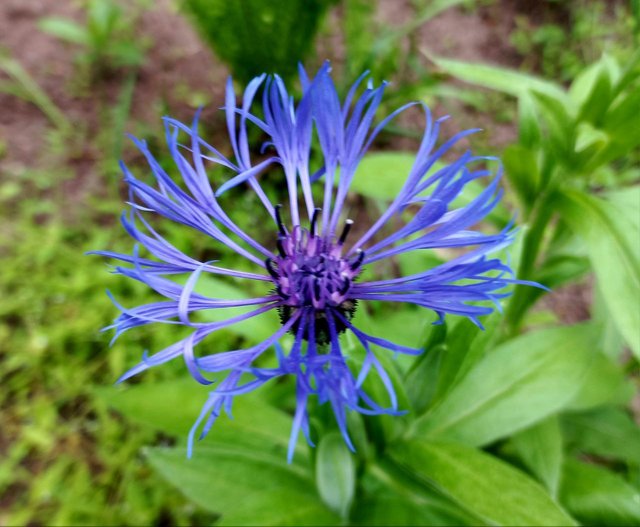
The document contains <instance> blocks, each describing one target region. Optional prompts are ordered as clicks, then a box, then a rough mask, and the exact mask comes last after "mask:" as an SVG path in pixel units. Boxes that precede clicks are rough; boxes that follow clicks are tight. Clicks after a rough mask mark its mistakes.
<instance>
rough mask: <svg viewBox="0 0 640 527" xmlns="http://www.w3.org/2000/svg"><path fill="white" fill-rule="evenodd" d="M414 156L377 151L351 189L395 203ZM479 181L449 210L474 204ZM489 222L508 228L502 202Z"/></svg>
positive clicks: (362, 164) (360, 168) (469, 185)
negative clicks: (472, 202)
mask: <svg viewBox="0 0 640 527" xmlns="http://www.w3.org/2000/svg"><path fill="white" fill-rule="evenodd" d="M414 162H415V154H413V153H409V152H374V153H371V154H367V155H365V156H364V157H363V158H362V161H360V164H359V165H358V168H357V170H356V173H355V174H354V176H353V181H352V182H351V187H350V188H351V190H352V191H355V192H358V193H359V194H362V195H363V196H367V197H369V198H375V199H381V200H385V201H392V200H393V199H394V198H395V197H396V196H397V195H398V193H399V192H400V190H401V189H402V187H403V185H404V183H405V181H406V180H407V177H408V176H409V173H410V172H411V169H412V167H413V164H414ZM444 166H445V164H444V163H442V162H436V163H435V165H434V166H433V168H432V169H431V170H430V171H429V173H434V172H436V171H438V170H440V169H441V168H444ZM484 188H485V187H484V185H483V184H482V182H480V181H478V180H473V181H470V182H468V183H467V184H466V185H465V186H464V189H463V190H462V192H461V193H460V194H459V195H458V196H457V197H456V199H454V200H453V201H452V202H451V205H450V208H458V207H464V206H465V205H467V204H469V203H471V201H473V199H474V198H476V197H477V196H478V195H479V194H480V193H481V192H482V191H483V190H484ZM487 219H489V220H490V221H491V222H493V223H494V224H497V225H501V226H502V225H505V224H506V223H507V222H508V221H509V220H510V219H511V214H510V212H509V211H508V210H507V209H506V207H505V206H504V205H503V204H502V203H499V204H498V205H497V206H496V207H495V208H494V209H493V210H492V211H491V212H490V213H489V215H488V217H487Z"/></svg>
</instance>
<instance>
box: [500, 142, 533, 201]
mask: <svg viewBox="0 0 640 527" xmlns="http://www.w3.org/2000/svg"><path fill="white" fill-rule="evenodd" d="M502 161H503V162H504V168H505V173H506V175H507V178H508V179H509V182H510V183H511V184H512V185H513V188H514V189H515V191H516V192H517V194H518V198H519V199H520V202H521V203H522V204H523V205H525V207H527V209H528V210H530V209H531V207H532V206H533V203H534V201H535V198H536V195H537V194H538V188H539V185H540V171H539V170H538V162H537V160H536V157H535V155H534V153H533V152H532V151H531V150H530V149H528V148H525V147H524V146H521V145H517V144H516V145H511V146H508V147H507V148H505V150H504V153H503V154H502Z"/></svg>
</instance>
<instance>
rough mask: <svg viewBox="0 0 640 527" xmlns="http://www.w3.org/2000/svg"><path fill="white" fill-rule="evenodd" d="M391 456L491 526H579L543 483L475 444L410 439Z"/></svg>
mask: <svg viewBox="0 0 640 527" xmlns="http://www.w3.org/2000/svg"><path fill="white" fill-rule="evenodd" d="M390 456H391V459H392V460H393V461H395V462H396V463H397V464H399V465H400V466H401V467H402V468H403V469H404V470H405V471H406V472H408V473H409V474H410V475H411V476H412V477H414V478H415V479H416V481H417V482H419V483H421V484H423V485H426V486H429V487H435V488H436V489H438V490H439V491H441V492H442V493H443V494H445V495H446V496H448V497H449V498H451V499H453V500H454V501H456V502H457V503H458V504H459V505H460V506H462V507H463V508H465V509H466V510H468V511H469V512H471V513H473V514H475V515H477V516H478V517H479V518H481V519H482V520H483V521H484V522H485V523H487V524H489V525H575V522H574V521H573V520H572V519H571V518H570V517H569V516H568V515H567V514H566V513H565V512H564V511H563V510H562V509H561V508H560V507H558V505H556V504H555V503H554V501H553V500H552V499H551V497H550V496H549V495H548V494H547V493H546V492H545V491H544V489H543V488H542V487H541V486H540V485H539V484H538V483H536V482H535V481H533V480H531V479H529V478H528V477H527V476H525V475H524V474H523V473H522V472H520V471H518V470H516V469H515V468H513V467H511V466H509V465H507V464H506V463H504V462H503V461H500V460H498V459H496V458H495V457H493V456H491V455H488V454H485V453H484V452H481V451H479V450H476V449H474V448H471V447H468V446H464V445H458V444H453V443H425V442H418V441H410V442H406V443H402V444H399V445H397V447H395V448H394V449H393V450H392V451H391V452H390Z"/></svg>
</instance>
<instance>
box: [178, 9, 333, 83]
mask: <svg viewBox="0 0 640 527" xmlns="http://www.w3.org/2000/svg"><path fill="white" fill-rule="evenodd" d="M182 2H183V6H184V9H185V11H186V12H187V14H188V15H189V17H190V19H191V20H192V22H193V24H194V25H195V26H196V28H197V29H198V30H199V31H200V34H201V35H202V37H203V38H204V40H205V41H206V42H208V43H209V44H210V45H211V46H212V48H213V49H214V51H215V52H216V54H217V55H218V56H219V57H220V58H221V59H222V60H224V61H225V62H226V63H227V64H228V65H229V68H230V69H231V71H232V73H233V75H234V77H235V78H236V79H237V80H238V81H240V82H242V83H243V84H246V83H248V82H249V81H250V80H251V79H252V78H253V77H256V76H258V75H260V74H262V73H265V72H266V73H277V74H279V75H280V76H281V77H283V78H284V79H289V78H291V77H292V76H293V75H294V74H295V73H296V72H297V68H298V63H299V62H301V61H303V60H304V59H305V58H306V57H307V56H308V54H309V52H310V51H311V49H312V46H313V44H314V39H315V35H316V33H317V32H318V29H319V27H320V23H321V21H322V18H323V15H324V14H325V12H326V11H327V9H328V8H329V7H330V6H331V5H332V4H334V3H335V0H305V1H304V2H300V1H298V0H279V1H278V2H265V1H263V0H236V1H234V2H228V1H226V0H182Z"/></svg>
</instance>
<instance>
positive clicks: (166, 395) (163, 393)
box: [98, 378, 305, 462]
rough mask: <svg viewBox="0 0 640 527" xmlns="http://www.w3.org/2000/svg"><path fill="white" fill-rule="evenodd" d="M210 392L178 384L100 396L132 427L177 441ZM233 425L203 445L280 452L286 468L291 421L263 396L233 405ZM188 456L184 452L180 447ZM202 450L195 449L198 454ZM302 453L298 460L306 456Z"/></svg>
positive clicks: (223, 422)
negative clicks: (142, 427) (234, 445)
mask: <svg viewBox="0 0 640 527" xmlns="http://www.w3.org/2000/svg"><path fill="white" fill-rule="evenodd" d="M210 391H211V388H210V387H207V386H202V385H200V384H198V383H195V382H193V379H191V378H188V379H180V380H176V381H167V382H159V383H149V382H147V383H143V384H137V385H134V386H126V387H125V386H123V387H122V389H117V388H111V387H109V388H102V389H101V390H100V391H99V392H98V393H99V396H100V397H101V398H102V399H103V400H105V401H106V402H107V404H109V405H110V406H111V407H113V408H115V409H116V410H118V411H119V412H120V413H122V414H123V415H125V416H126V417H128V418H129V419H131V420H132V421H134V422H138V423H140V424H142V425H145V426H149V427H151V428H153V429H155V430H158V431H161V432H163V433H166V434H169V435H172V436H175V437H182V438H184V437H186V435H187V433H188V432H189V430H190V429H191V427H192V426H193V424H194V422H195V420H196V418H197V417H198V415H199V414H200V411H201V410H202V406H203V405H204V403H205V402H206V400H207V395H208V393H209V392H210ZM233 416H234V418H233V419H230V418H228V417H227V416H226V415H225V414H223V415H221V416H220V417H219V418H218V421H217V422H216V425H215V430H214V431H213V432H212V433H211V434H210V435H208V436H207V438H206V440H204V442H203V444H204V445H210V444H217V443H218V442H222V443H224V442H231V443H238V444H241V445H245V446H247V447H251V448H255V449H257V450H262V449H266V448H272V449H275V448H277V449H278V452H279V454H278V455H281V457H282V459H283V460H284V461H285V462H286V453H287V446H288V442H289V434H290V431H291V417H290V416H288V415H287V414H285V413H284V412H281V411H280V410H277V409H276V408H274V407H272V406H270V405H268V404H266V403H265V402H263V400H262V398H261V397H260V395H259V394H245V395H243V396H242V397H238V398H237V399H236V400H235V401H234V403H233ZM180 448H181V449H182V451H183V452H186V446H184V444H183V445H181V447H180ZM199 448H200V444H198V445H196V446H195V447H194V450H195V451H197V450H198V449H199ZM304 451H305V450H304V449H303V448H302V447H299V448H298V450H297V451H296V457H301V456H302V455H303V454H304Z"/></svg>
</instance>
